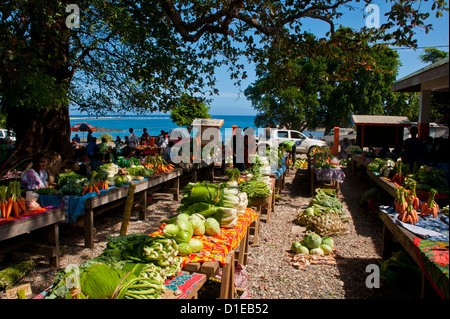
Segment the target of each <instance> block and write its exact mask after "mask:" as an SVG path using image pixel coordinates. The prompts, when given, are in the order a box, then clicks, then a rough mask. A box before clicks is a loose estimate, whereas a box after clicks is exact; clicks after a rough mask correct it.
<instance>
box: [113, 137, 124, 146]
mask: <svg viewBox="0 0 450 319" xmlns="http://www.w3.org/2000/svg"><path fill="white" fill-rule="evenodd" d="M114 144H115V145H116V147H122V146H123V141H122V139H121V138H120V136H117V138H116V140H115V141H114Z"/></svg>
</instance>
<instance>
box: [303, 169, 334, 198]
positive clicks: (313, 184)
mask: <svg viewBox="0 0 450 319" xmlns="http://www.w3.org/2000/svg"><path fill="white" fill-rule="evenodd" d="M308 175H309V185H310V187H311V197H314V195H315V193H316V188H317V187H321V188H331V189H335V190H336V196H337V195H338V194H339V182H338V181H329V182H328V183H327V184H325V183H322V184H320V186H318V185H319V181H318V180H317V178H316V169H315V168H314V167H309V168H308Z"/></svg>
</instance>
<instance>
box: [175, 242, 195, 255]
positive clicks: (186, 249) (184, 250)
mask: <svg viewBox="0 0 450 319" xmlns="http://www.w3.org/2000/svg"><path fill="white" fill-rule="evenodd" d="M191 253H192V247H191V245H189V243H181V244H179V245H178V254H179V255H180V256H189V255H190V254H191Z"/></svg>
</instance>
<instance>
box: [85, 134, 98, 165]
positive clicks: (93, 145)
mask: <svg viewBox="0 0 450 319" xmlns="http://www.w3.org/2000/svg"><path fill="white" fill-rule="evenodd" d="M97 153H98V145H97V138H96V137H93V138H92V141H90V142H89V143H88V144H87V145H86V155H87V157H89V159H90V160H91V161H92V160H93V159H94V156H95V154H97Z"/></svg>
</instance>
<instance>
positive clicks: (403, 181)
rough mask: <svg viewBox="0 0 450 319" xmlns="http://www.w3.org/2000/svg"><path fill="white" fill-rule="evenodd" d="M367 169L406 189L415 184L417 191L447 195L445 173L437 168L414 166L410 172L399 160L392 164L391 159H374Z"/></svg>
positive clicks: (407, 166)
mask: <svg viewBox="0 0 450 319" xmlns="http://www.w3.org/2000/svg"><path fill="white" fill-rule="evenodd" d="M367 169H368V170H370V171H373V172H378V174H380V175H381V176H383V177H386V178H388V179H390V180H391V181H392V182H394V183H396V184H398V185H400V186H403V187H405V188H407V189H411V185H412V184H415V187H416V190H417V191H427V192H429V191H430V190H431V189H435V190H436V191H438V192H439V193H447V194H448V182H447V178H446V176H445V173H444V171H443V170H442V169H439V168H437V167H433V166H428V165H422V166H420V167H419V168H417V164H414V166H413V168H412V172H411V171H410V167H409V165H404V164H403V163H402V160H401V159H398V160H397V162H394V161H393V160H391V159H382V158H374V159H373V161H372V162H371V163H369V164H368V165H367Z"/></svg>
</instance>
